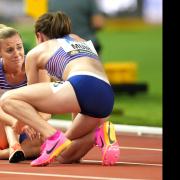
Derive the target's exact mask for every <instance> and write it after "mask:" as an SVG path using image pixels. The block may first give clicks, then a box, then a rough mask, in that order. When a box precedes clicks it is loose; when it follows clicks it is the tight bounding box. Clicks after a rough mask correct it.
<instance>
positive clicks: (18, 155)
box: [9, 151, 25, 163]
mask: <svg viewBox="0 0 180 180" xmlns="http://www.w3.org/2000/svg"><path fill="white" fill-rule="evenodd" d="M24 160H25V157H24V153H23V151H16V152H15V153H14V154H12V155H11V156H10V158H9V162H10V163H17V162H19V161H24Z"/></svg>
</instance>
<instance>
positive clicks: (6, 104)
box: [1, 96, 13, 112]
mask: <svg viewBox="0 0 180 180" xmlns="http://www.w3.org/2000/svg"><path fill="white" fill-rule="evenodd" d="M12 105H13V103H12V99H11V98H9V97H8V96H6V97H4V98H3V99H1V108H2V110H3V111H5V112H9V111H11V108H12Z"/></svg>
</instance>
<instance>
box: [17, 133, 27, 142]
mask: <svg viewBox="0 0 180 180" xmlns="http://www.w3.org/2000/svg"><path fill="white" fill-rule="evenodd" d="M25 139H27V135H26V133H21V134H20V136H19V142H20V143H22V142H23V141H24V140H25Z"/></svg>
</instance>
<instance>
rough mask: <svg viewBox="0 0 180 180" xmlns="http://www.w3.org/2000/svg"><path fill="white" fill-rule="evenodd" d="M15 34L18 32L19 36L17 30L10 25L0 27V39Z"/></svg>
mask: <svg viewBox="0 0 180 180" xmlns="http://www.w3.org/2000/svg"><path fill="white" fill-rule="evenodd" d="M16 34H18V35H19V36H20V34H19V33H18V32H17V30H16V29H14V28H12V27H8V26H3V27H1V28H0V40H1V39H6V38H10V37H12V36H14V35H16ZM20 37H21V36H20Z"/></svg>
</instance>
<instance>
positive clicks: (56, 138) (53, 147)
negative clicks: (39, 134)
mask: <svg viewBox="0 0 180 180" xmlns="http://www.w3.org/2000/svg"><path fill="white" fill-rule="evenodd" d="M71 143H72V142H71V141H70V140H69V139H67V138H66V137H65V136H64V134H63V133H62V132H60V131H57V132H56V133H55V134H54V135H53V136H51V137H49V138H48V139H47V140H46V141H45V143H43V145H42V146H41V153H40V156H39V157H38V158H37V159H35V160H33V161H32V162H31V166H46V165H48V164H49V163H51V162H52V161H53V160H54V159H55V158H56V157H57V156H58V155H60V153H61V152H63V151H64V150H65V149H66V148H67V147H68V146H69V145H70V144H71Z"/></svg>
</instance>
